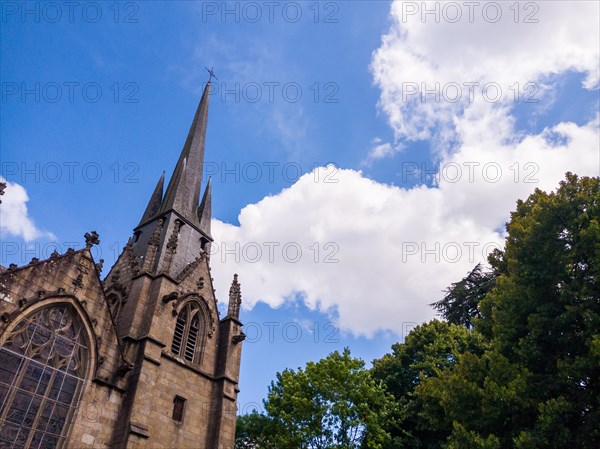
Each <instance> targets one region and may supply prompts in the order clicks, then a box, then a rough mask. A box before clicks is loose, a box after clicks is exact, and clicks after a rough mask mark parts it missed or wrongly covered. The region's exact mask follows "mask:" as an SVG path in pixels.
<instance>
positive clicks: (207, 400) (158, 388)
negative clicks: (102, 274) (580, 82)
mask: <svg viewBox="0 0 600 449" xmlns="http://www.w3.org/2000/svg"><path fill="white" fill-rule="evenodd" d="M209 97H210V81H209V82H208V83H207V85H206V87H205V89H204V92H203V94H202V98H201V100H200V103H199V105H198V108H197V110H196V113H195V115H194V118H193V120H192V125H191V127H190V130H189V133H188V135H187V138H186V140H185V144H184V145H183V149H182V151H181V154H180V156H179V160H178V161H177V165H176V166H175V169H174V171H173V174H172V176H171V178H170V180H169V184H168V186H167V189H166V192H165V193H164V194H163V188H164V179H165V178H164V173H163V175H162V176H161V177H160V179H159V181H158V183H157V185H156V188H155V189H154V192H153V193H152V195H151V197H150V201H149V202H148V205H147V207H146V209H145V211H144V213H143V215H142V218H141V220H140V222H139V224H138V225H137V226H136V227H135V228H134V230H133V236H132V237H131V239H130V241H129V242H128V243H127V245H126V246H125V249H124V250H123V252H122V254H121V255H120V256H119V258H118V260H117V262H116V263H115V265H114V266H113V267H112V268H111V270H110V272H109V273H108V275H107V277H106V279H105V280H104V291H105V295H106V298H107V303H108V305H109V307H110V310H111V313H112V316H113V319H114V323H115V326H116V331H117V335H118V337H119V338H120V340H121V341H122V342H123V346H124V351H125V354H126V358H127V359H128V360H129V361H130V363H131V365H130V366H129V370H130V371H129V373H128V374H126V377H127V387H126V389H127V391H126V394H125V399H124V402H123V406H122V407H121V408H120V410H119V412H118V417H117V421H116V427H115V431H114V433H113V440H112V442H111V444H112V445H113V447H122V448H130V447H140V448H141V447H182V448H184V447H185V448H187V447H189V448H214V449H232V448H233V446H234V439H235V419H236V399H237V393H238V376H239V368H240V357H241V347H242V344H241V342H242V341H243V339H244V337H245V336H244V334H243V333H242V330H241V327H242V324H241V322H240V321H239V309H240V304H241V293H240V284H239V283H238V280H237V275H235V276H234V280H233V283H232V285H231V289H230V293H229V307H228V313H227V316H225V317H224V318H220V317H219V311H218V309H217V300H216V298H215V292H214V289H213V282H212V278H211V273H210V264H209V261H210V258H209V248H210V246H209V245H210V244H211V242H212V241H213V238H212V236H211V230H210V221H211V181H210V179H209V180H208V182H207V184H206V187H205V190H204V194H203V195H202V199H201V200H200V187H201V185H202V167H203V163H204V145H205V139H206V129H207V121H208V106H209Z"/></svg>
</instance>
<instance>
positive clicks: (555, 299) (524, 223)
mask: <svg viewBox="0 0 600 449" xmlns="http://www.w3.org/2000/svg"><path fill="white" fill-rule="evenodd" d="M599 223H600V179H599V178H578V177H577V176H575V175H572V174H570V173H568V174H567V175H566V180H564V181H562V182H561V183H560V187H559V188H558V189H557V191H556V192H553V193H545V192H542V191H540V190H536V191H535V192H534V193H533V194H532V195H530V196H529V198H528V199H527V200H526V201H519V202H518V203H517V209H516V211H515V212H513V213H512V214H511V220H510V222H509V223H508V224H507V228H506V229H507V231H508V237H507V240H506V245H505V249H504V251H499V250H497V251H495V252H494V253H493V254H492V255H491V256H490V258H489V261H490V264H491V265H492V269H493V271H494V275H495V276H496V284H495V286H494V288H493V289H491V290H490V291H489V292H488V293H487V295H486V296H485V297H484V298H483V299H482V300H481V302H480V303H479V312H480V314H481V319H480V320H476V323H475V329H476V330H475V332H477V331H481V332H482V334H483V335H485V336H486V337H487V338H488V340H489V342H490V343H489V345H490V346H489V348H488V349H487V350H486V352H485V353H484V354H482V355H475V354H468V353H465V354H462V355H460V356H459V357H458V362H457V363H456V364H455V365H453V366H452V367H450V368H449V369H445V370H440V371H439V372H438V375H437V376H432V377H429V378H427V379H424V380H423V381H422V382H421V383H420V385H419V386H418V387H417V388H416V395H417V396H418V397H421V398H423V400H424V401H429V402H434V403H437V404H439V405H440V406H441V407H442V408H443V410H444V416H445V417H446V418H447V419H448V420H451V421H452V433H451V435H450V437H449V438H448V440H447V442H446V443H445V445H444V447H445V448H447V449H471V448H474V447H475V448H477V447H481V448H488V447H489V448H495V447H501V448H502V449H512V448H514V449H557V448H560V449H563V448H569V449H571V448H573V449H575V448H576V449H592V448H598V447H600V431H599V430H598V429H599V427H598V423H599V422H600V396H599V394H600V363H599V362H600V360H599V346H598V345H599V342H600V336H599V329H600V283H599V270H600V225H599Z"/></svg>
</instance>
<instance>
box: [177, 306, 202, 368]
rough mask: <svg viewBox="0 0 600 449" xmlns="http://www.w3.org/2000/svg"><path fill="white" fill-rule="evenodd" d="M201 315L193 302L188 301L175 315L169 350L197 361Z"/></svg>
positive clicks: (198, 356)
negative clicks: (175, 320)
mask: <svg viewBox="0 0 600 449" xmlns="http://www.w3.org/2000/svg"><path fill="white" fill-rule="evenodd" d="M201 318H202V316H201V311H200V307H199V305H198V304H197V303H195V302H188V303H187V304H186V305H185V306H184V307H183V308H182V309H181V311H180V312H179V314H178V315H177V322H176V323H175V333H174V334H173V343H172V344H171V352H173V354H175V355H178V356H180V357H183V358H184V359H186V360H188V361H190V362H192V363H198V362H199V359H200V347H201V340H202V338H201V337H202V333H201V328H202V319H201Z"/></svg>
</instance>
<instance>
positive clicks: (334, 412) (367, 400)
mask: <svg viewBox="0 0 600 449" xmlns="http://www.w3.org/2000/svg"><path fill="white" fill-rule="evenodd" d="M394 406H395V405H394V401H393V398H392V396H391V395H390V394H389V393H387V392H386V391H385V387H384V386H383V385H381V384H380V383H379V382H376V381H375V380H374V379H373V377H372V376H371V373H370V372H369V371H368V370H367V369H366V368H365V363H364V362H363V361H362V360H360V359H357V358H353V357H352V356H351V355H350V350H349V349H345V350H344V351H343V352H342V353H339V352H337V351H335V352H333V353H331V354H329V355H328V356H327V357H325V358H324V359H322V360H320V361H318V362H309V363H307V365H306V367H305V368H304V369H302V368H298V369H297V370H292V369H286V370H284V371H283V372H281V373H277V378H276V380H275V381H273V382H271V386H270V387H269V394H268V397H267V399H266V401H265V408H266V410H267V415H266V416H264V415H257V414H256V415H255V416H251V415H248V416H246V417H243V418H241V419H239V420H238V423H241V424H238V432H240V433H238V439H240V444H242V443H243V442H242V441H241V438H246V439H245V440H244V444H255V446H251V445H248V446H240V447H248V448H250V447H256V448H263V447H264V448H266V447H276V448H277V449H334V448H335V449H353V448H364V449H378V448H382V447H383V444H384V443H385V442H386V441H387V439H388V434H387V432H385V430H384V425H385V424H386V423H387V420H388V419H389V417H390V416H391V414H392V410H393V407H394ZM269 445H272V446H269Z"/></svg>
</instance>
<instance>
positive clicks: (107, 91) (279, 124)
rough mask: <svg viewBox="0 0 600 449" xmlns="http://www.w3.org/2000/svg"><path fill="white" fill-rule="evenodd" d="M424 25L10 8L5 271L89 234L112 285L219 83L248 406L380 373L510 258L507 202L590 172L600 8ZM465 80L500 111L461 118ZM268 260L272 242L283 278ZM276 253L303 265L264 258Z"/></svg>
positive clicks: (223, 271)
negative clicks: (323, 375) (358, 366)
mask: <svg viewBox="0 0 600 449" xmlns="http://www.w3.org/2000/svg"><path fill="white" fill-rule="evenodd" d="M486 3H489V2H482V4H484V5H485V4H486ZM530 3H532V2H530ZM458 4H459V5H461V3H460V2H459V3H458ZM23 5H26V6H23ZM48 5H50V6H48ZM270 5H271V6H270ZM419 5H420V2H404V3H401V2H399V3H397V4H395V5H392V4H391V2H387V1H372V2H367V1H351V2H350V1H346V2H311V1H306V2H304V1H302V2H275V3H274V4H269V2H228V3H224V2H168V3H167V2H120V3H112V2H110V3H98V2H83V3H82V4H81V6H80V7H77V8H76V9H75V10H73V11H69V10H68V8H67V7H65V6H64V5H62V3H60V2H50V3H38V2H27V3H26V4H23V3H17V2H3V3H2V11H1V12H2V16H1V18H0V20H1V24H2V25H1V31H0V33H1V36H0V37H1V66H0V76H1V82H2V86H1V87H2V91H1V93H2V98H1V104H0V106H1V110H0V112H1V117H0V118H1V122H0V144H1V146H0V149H1V163H2V166H1V169H2V171H1V173H0V175H1V176H2V177H3V178H5V179H6V180H8V181H9V183H10V184H9V189H8V190H7V194H6V195H5V196H4V197H3V203H4V204H3V206H2V207H3V209H2V216H1V218H2V255H1V260H0V263H1V264H3V265H8V264H9V263H17V264H24V263H27V262H28V261H29V260H30V259H31V258H32V257H40V258H44V257H48V256H49V254H50V253H51V252H52V250H53V249H55V248H58V250H59V252H64V251H66V249H67V247H69V246H74V245H80V246H81V245H82V244H83V234H84V233H85V232H88V231H90V230H92V229H95V230H97V231H98V232H99V234H100V238H101V241H102V243H101V245H100V247H99V249H98V251H99V253H97V254H96V255H97V257H98V258H100V257H102V258H104V259H105V267H106V266H107V265H110V264H111V263H112V262H113V261H114V259H115V256H116V255H117V254H118V253H119V252H120V250H121V248H122V246H123V245H124V244H125V243H126V241H127V239H128V238H129V236H130V235H131V229H132V228H133V227H134V226H135V225H136V224H137V222H138V220H139V218H140V217H141V214H142V212H143V210H144V207H145V205H146V202H147V200H148V197H149V195H150V193H151V191H152V189H153V187H154V185H155V183H156V181H157V179H158V177H159V176H160V174H161V173H162V171H163V170H165V171H166V173H167V176H169V175H170V173H171V170H172V169H173V167H174V166H175V163H176V160H177V157H178V154H179V152H180V150H181V146H182V145H183V142H184V139H185V136H186V134H187V130H188V128H189V124H190V122H191V119H192V117H193V114H194V111H195V108H196V105H197V102H198V100H199V97H200V94H201V92H202V89H203V86H204V83H205V82H206V80H207V75H208V74H207V72H206V70H205V66H208V67H212V66H214V67H215V72H216V74H217V76H218V80H216V81H214V84H215V85H216V87H217V88H216V89H215V92H214V93H213V95H212V97H211V105H210V113H209V128H208V136H207V145H206V164H205V172H206V173H210V174H212V176H213V182H214V185H213V217H214V218H215V220H216V221H215V222H214V224H213V229H214V235H215V237H216V239H217V243H218V244H217V248H223V246H220V245H225V247H227V248H232V247H233V248H235V244H236V243H237V244H239V245H240V247H241V248H242V250H241V251H242V257H241V260H236V258H235V257H232V256H227V255H225V254H223V253H217V254H215V255H214V256H213V261H212V262H213V273H214V274H215V280H216V282H217V295H218V297H219V299H220V300H221V303H223V302H224V301H225V300H226V297H225V295H226V292H227V286H228V283H229V282H230V279H231V275H232V274H233V272H238V273H239V275H240V281H241V283H242V294H243V297H244V301H245V306H246V307H247V308H246V309H245V310H244V311H243V315H242V316H243V321H244V322H246V323H251V324H249V325H248V329H247V331H248V335H249V338H248V340H247V341H246V342H245V343H244V353H243V361H242V372H241V381H240V388H241V390H242V391H241V393H240V406H241V407H243V406H244V404H252V403H259V402H260V400H261V399H262V398H263V397H264V396H265V394H266V391H267V386H268V384H269V382H270V381H271V380H272V379H273V378H274V376H275V373H276V372H277V371H281V370H282V369H284V368H286V367H294V368H295V367H298V366H301V365H304V363H306V362H307V361H309V360H315V359H318V358H320V357H323V356H325V355H326V354H327V353H329V352H331V351H333V350H335V349H340V348H343V347H344V346H349V347H350V348H351V350H352V352H353V354H354V355H356V356H360V357H361V358H363V359H364V360H366V361H367V362H370V361H371V360H372V359H373V358H376V357H380V356H382V355H383V354H384V353H385V352H387V351H388V350H389V348H390V346H391V344H392V343H394V342H396V341H398V340H400V339H401V338H402V336H403V334H404V333H405V332H406V331H408V330H409V329H410V328H411V326H413V325H414V323H418V322H423V321H425V320H428V319H431V318H433V316H434V314H433V312H432V311H431V309H430V308H429V306H428V305H427V304H428V303H430V302H433V301H435V300H437V299H439V298H440V296H441V294H442V293H441V291H442V289H443V288H445V287H446V286H447V285H448V284H449V283H450V282H453V281H456V280H458V279H460V277H462V276H463V275H464V274H466V272H467V271H468V270H469V269H470V268H472V266H474V265H475V264H476V263H477V262H479V261H481V260H484V259H485V254H486V251H489V249H490V248H492V247H493V246H494V245H496V246H501V244H502V240H503V237H504V236H503V223H504V222H505V221H506V220H507V219H508V217H509V212H510V210H511V209H512V207H513V205H514V203H515V201H516V200H517V199H518V198H522V197H525V196H526V195H528V194H529V193H530V192H531V191H532V190H533V189H534V188H535V187H540V188H543V189H547V190H548V189H553V188H555V186H556V185H557V184H558V182H559V181H560V179H561V178H562V176H563V175H564V173H565V172H566V171H567V170H571V171H574V172H576V173H578V174H582V175H583V174H585V175H595V176H597V175H598V174H599V162H600V161H599V158H598V147H599V142H598V115H597V114H598V104H599V103H598V92H599V91H598V21H597V17H598V14H597V13H596V12H597V11H596V10H595V9H594V8H596V9H597V4H595V2H584V3H580V4H578V7H574V6H570V5H571V4H569V3H561V2H552V4H551V5H547V4H542V3H541V2H540V3H539V5H538V4H537V3H536V5H537V6H538V8H537V10H526V9H525V4H524V3H521V4H520V6H519V8H521V9H520V11H521V14H520V15H519V17H518V20H515V17H514V16H512V14H513V13H514V11H512V10H509V9H508V7H506V8H504V9H503V10H502V12H503V16H502V17H503V18H502V19H499V20H498V21H496V22H494V21H492V20H491V16H490V14H491V13H490V11H488V10H486V13H485V14H483V13H482V12H480V11H476V13H475V15H474V17H473V21H472V22H469V21H468V20H466V17H467V14H466V13H467V11H466V9H464V10H463V11H462V13H463V19H462V20H460V21H459V22H457V23H454V22H451V20H450V19H451V12H452V11H449V10H446V9H445V8H444V5H443V4H438V6H437V8H439V19H440V20H438V21H436V20H434V19H435V18H434V17H433V16H427V15H425V16H422V15H421V14H420V13H421V11H417V12H416V13H414V7H416V8H417V9H418V8H419V7H420V6H419ZM440 5H441V6H440ZM503 5H504V4H503ZM505 6H506V5H505ZM271 7H273V8H274V9H273V10H271V11H270V10H269V8H271ZM432 7H433V8H435V7H436V6H435V4H433V6H432ZM465 8H466V7H465ZM585 8H587V10H586V9H585ZM227 11H230V13H228V14H226V12H227ZM231 11H233V12H231ZM236 11H237V12H236ZM258 12H260V17H258V16H257V14H258ZM271 13H272V15H271ZM525 13H527V14H533V15H532V16H531V17H533V18H534V19H535V20H537V22H530V21H528V22H525V17H527V14H525ZM58 14H60V17H59V16H58ZM70 14H72V15H70ZM98 14H100V15H98ZM298 14H301V16H299V17H298ZM296 17H298V20H297V21H296ZM531 17H530V18H531ZM586 21H587V22H586ZM582 24H584V25H585V26H584V25H582ZM557 29H560V30H561V31H562V34H561V33H557V32H556V30H557ZM582 29H584V30H587V32H586V34H585V35H582V34H581V33H582V32H581V31H580V30H582ZM590 30H591V31H592V32H589V31H590ZM559 34H560V36H562V37H561V40H560V41H559V40H558V38H557V37H556V36H557V35H559ZM499 35H503V36H505V37H504V38H503V40H500V38H499V37H497V36H499ZM500 43H502V45H500ZM474 82H477V83H479V85H480V86H481V85H484V84H489V83H494V86H495V85H497V86H500V87H501V89H502V92H503V95H502V96H501V98H500V99H499V100H498V101H489V96H490V95H492V94H491V93H490V91H487V92H485V94H487V95H488V97H485V95H484V92H482V91H479V90H478V89H479V87H477V88H476V89H475V91H474V98H473V100H472V101H468V100H465V98H466V96H467V95H466V91H467V90H466V87H465V83H474ZM436 83H439V85H440V87H439V88H436ZM515 83H518V87H515V86H516V85H515ZM527 83H530V84H529V86H527ZM451 84H452V86H451ZM455 85H458V86H459V87H461V89H462V96H461V99H460V101H457V102H451V101H448V98H447V97H448V96H450V95H451V94H450V93H449V92H451V90H444V89H445V88H446V87H448V89H452V88H454V87H455ZM414 86H417V89H419V90H420V91H421V90H422V89H423V87H426V88H428V89H430V90H431V89H433V90H434V91H435V90H437V91H438V93H439V94H440V97H441V98H440V99H436V98H435V93H434V94H430V95H429V97H428V96H427V95H425V101H423V97H421V96H420V95H419V94H416V95H415V94H414V93H413V91H412V90H411V89H412V88H413V87H414ZM453 86H454V87H453ZM494 86H492V87H494ZM224 91H225V93H224ZM515 91H517V92H519V94H520V95H519V98H518V100H519V101H515V97H514V93H515ZM534 92H535V93H534ZM486 98H488V100H486ZM528 98H529V99H532V100H535V101H536V102H525V101H524V100H525V99H528ZM328 163H332V164H334V167H333V166H329V168H327V167H326V166H327V164H328ZM469 167H470V168H471V169H472V170H473V172H472V173H471V174H472V179H470V178H469V172H468V170H469ZM498 168H499V169H500V171H501V174H499V173H498V176H496V174H497V169H498ZM257 170H260V171H257ZM456 170H460V172H457V171H456ZM300 175H303V176H300ZM205 182H206V179H205ZM9 198H10V199H9ZM27 199H28V200H27ZM265 242H276V243H278V244H279V247H278V248H277V252H276V257H275V258H274V260H267V259H268V257H266V255H265V251H264V249H265ZM290 244H293V245H294V247H295V246H299V247H301V248H302V249H303V253H302V257H301V260H299V261H298V262H297V263H296V262H290V261H289V260H286V258H285V257H282V254H281V252H280V251H279V248H281V247H283V246H285V245H290ZM227 245H229V246H227ZM256 246H258V247H260V248H262V249H263V253H262V256H261V257H260V258H257V259H255V258H254V255H251V251H253V250H254V249H255V247H256ZM244 248H245V249H247V250H248V252H243V249H244ZM469 248H474V250H473V251H472V254H471V253H470V252H469V251H468V250H469ZM457 249H458V250H459V251H460V252H461V254H459V255H455V253H454V252H453V251H456V250H457ZM316 251H318V253H317V252H316ZM100 252H101V253H100ZM252 254H254V253H252ZM288 255H289V254H288ZM328 256H330V257H329V259H328ZM249 259H252V260H249ZM330 262H332V263H330ZM105 271H106V268H105ZM273 323H277V324H273ZM298 329H300V330H301V332H302V334H301V336H297V335H296V332H297V331H298ZM270 330H272V332H273V333H272V334H270ZM259 331H260V333H258V332H259ZM252 332H254V333H252ZM295 340H298V341H295Z"/></svg>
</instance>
